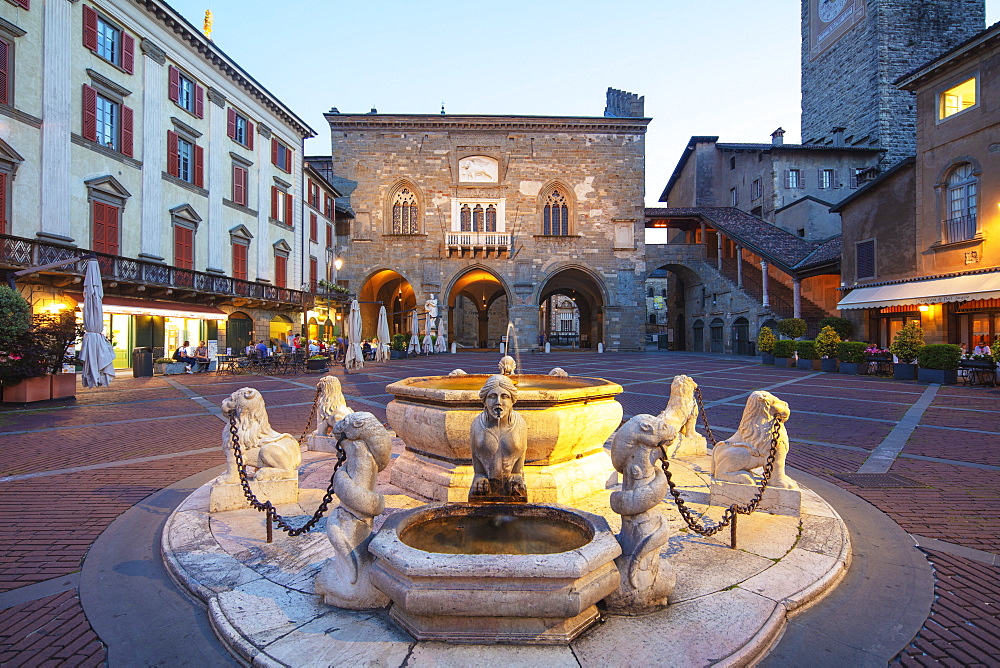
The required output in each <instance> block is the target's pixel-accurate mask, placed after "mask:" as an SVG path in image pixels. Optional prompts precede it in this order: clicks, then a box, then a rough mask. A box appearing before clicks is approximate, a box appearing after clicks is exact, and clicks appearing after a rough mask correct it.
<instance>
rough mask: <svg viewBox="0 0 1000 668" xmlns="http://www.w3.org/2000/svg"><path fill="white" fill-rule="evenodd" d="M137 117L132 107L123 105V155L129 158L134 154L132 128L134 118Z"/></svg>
mask: <svg viewBox="0 0 1000 668" xmlns="http://www.w3.org/2000/svg"><path fill="white" fill-rule="evenodd" d="M134 116H135V114H134V112H133V111H132V108H131V107H126V106H125V105H124V104H123V105H122V141H121V147H122V153H123V154H125V155H127V156H128V157H130V158H131V157H132V156H133V152H132V138H133V136H134V134H135V133H134V130H133V127H132V124H133V117H134Z"/></svg>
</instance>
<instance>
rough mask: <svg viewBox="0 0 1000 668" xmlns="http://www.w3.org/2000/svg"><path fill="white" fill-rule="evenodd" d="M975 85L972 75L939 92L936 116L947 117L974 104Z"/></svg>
mask: <svg viewBox="0 0 1000 668" xmlns="http://www.w3.org/2000/svg"><path fill="white" fill-rule="evenodd" d="M977 87H978V85H977V79H976V77H972V78H971V79H966V80H965V81H963V82H962V83H960V84H958V85H957V86H952V87H951V88H949V89H948V90H946V91H944V92H943V93H941V95H940V96H939V98H938V99H939V105H940V108H939V116H938V118H939V119H944V118H948V117H949V116H954V115H955V114H957V113H960V112H963V111H965V110H966V109H970V108H972V107H974V106H976V100H977V97H978V96H977V90H976V89H977Z"/></svg>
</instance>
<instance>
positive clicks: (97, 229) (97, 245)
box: [90, 202, 104, 253]
mask: <svg viewBox="0 0 1000 668" xmlns="http://www.w3.org/2000/svg"><path fill="white" fill-rule="evenodd" d="M90 209H91V218H92V228H91V233H90V235H91V239H90V247H91V248H93V249H94V250H95V251H97V252H98V253H103V252H104V205H103V204H101V203H100V202H94V203H92V204H91V207H90Z"/></svg>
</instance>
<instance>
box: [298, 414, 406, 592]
mask: <svg viewBox="0 0 1000 668" xmlns="http://www.w3.org/2000/svg"><path fill="white" fill-rule="evenodd" d="M333 433H334V435H335V436H336V437H337V438H338V439H339V440H340V443H341V445H342V447H343V448H344V452H345V453H346V455H347V459H345V460H344V463H343V464H342V465H341V467H340V468H339V469H338V470H337V473H336V475H335V476H334V492H336V494H337V498H338V499H339V500H340V505H339V506H338V507H337V508H335V509H334V510H333V512H332V513H331V514H330V517H329V519H328V520H327V523H326V535H327V538H329V539H330V544H331V545H332V546H333V552H334V554H333V556H332V557H330V558H329V559H327V560H326V563H324V564H323V569H322V570H321V571H320V573H319V575H317V576H316V582H315V588H316V593H317V594H319V595H321V596H322V597H323V601H324V602H325V603H327V604H329V605H335V606H337V607H339V608H347V609H349V610H372V609H376V608H384V607H385V606H386V605H388V604H389V598H388V597H387V596H386V595H385V594H383V593H382V592H381V591H379V590H378V589H376V588H375V587H374V586H373V585H372V584H371V581H370V580H369V578H368V575H369V570H370V568H371V565H372V562H373V561H374V557H373V556H372V555H371V554H370V553H369V552H368V543H369V542H371V536H372V520H373V518H375V517H376V516H378V515H380V514H381V513H382V512H383V511H384V510H385V498H384V497H383V496H382V495H381V494H379V493H378V491H376V485H377V482H378V481H377V478H378V474H379V471H381V470H383V469H384V468H385V467H386V466H388V465H389V460H390V458H391V455H392V439H391V437H390V436H389V432H388V431H386V429H385V427H384V426H383V425H382V423H381V422H379V420H378V418H376V417H375V416H374V415H372V414H371V413H367V412H363V411H362V412H357V413H351V414H349V415H348V416H347V417H345V418H344V419H342V420H340V421H339V422H337V423H336V424H335V425H334V426H333Z"/></svg>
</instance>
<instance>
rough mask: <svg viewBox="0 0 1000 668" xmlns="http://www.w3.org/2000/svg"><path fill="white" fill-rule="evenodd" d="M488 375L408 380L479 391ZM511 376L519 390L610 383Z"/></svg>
mask: <svg viewBox="0 0 1000 668" xmlns="http://www.w3.org/2000/svg"><path fill="white" fill-rule="evenodd" d="M487 377H488V376H486V375H484V374H470V375H467V376H430V377H427V378H410V379H407V380H408V385H409V386H410V387H429V388H434V389H437V390H476V391H477V392H478V391H479V389H480V388H481V387H482V386H483V381H485V379H486V378H487ZM510 378H511V380H513V381H514V383H515V384H516V385H517V387H518V389H519V390H565V389H576V388H581V387H597V386H599V385H606V384H608V382H607V381H606V380H601V379H600V378H581V377H569V378H566V377H560V376H541V375H534V374H531V375H527V374H525V375H514V376H511V377H510Z"/></svg>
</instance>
